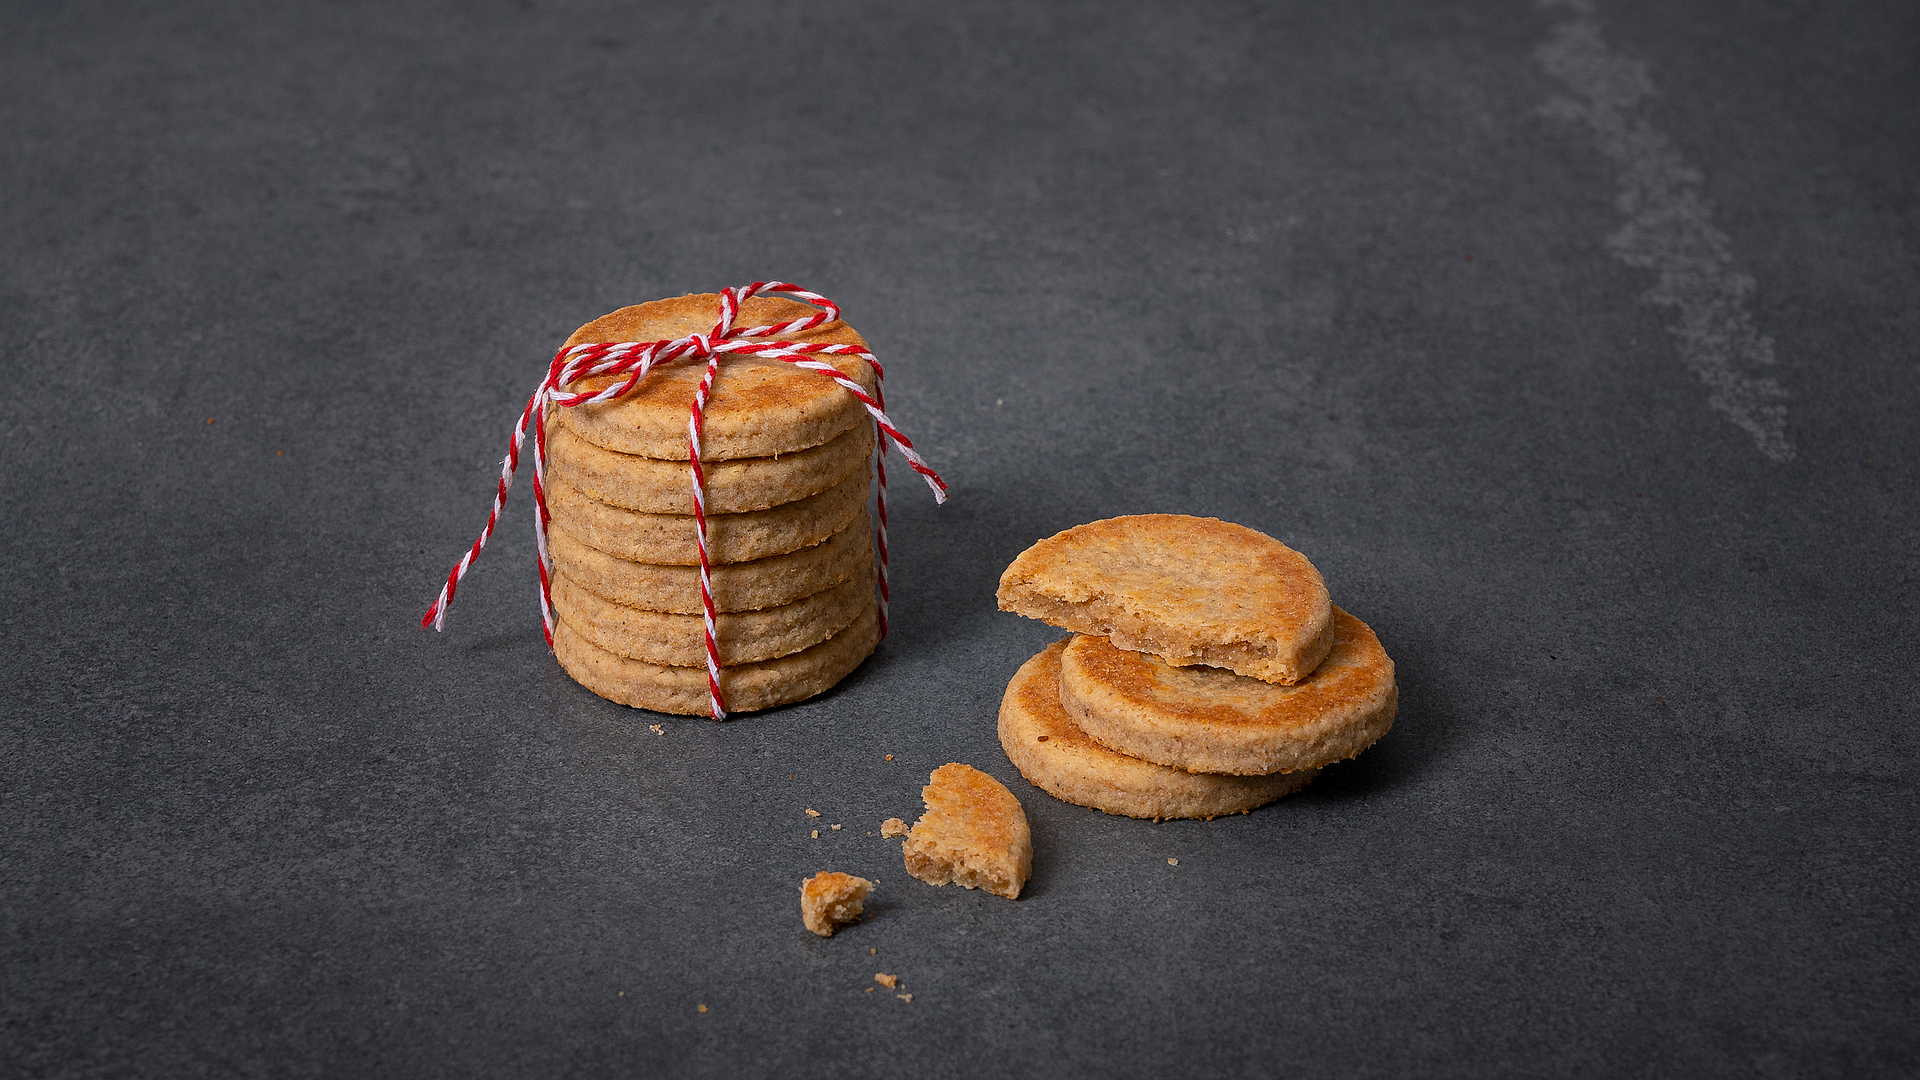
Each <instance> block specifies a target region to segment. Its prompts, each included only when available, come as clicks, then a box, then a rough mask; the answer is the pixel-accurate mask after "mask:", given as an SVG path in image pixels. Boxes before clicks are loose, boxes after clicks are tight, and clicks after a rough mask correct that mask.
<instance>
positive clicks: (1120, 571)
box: [997, 514, 1333, 684]
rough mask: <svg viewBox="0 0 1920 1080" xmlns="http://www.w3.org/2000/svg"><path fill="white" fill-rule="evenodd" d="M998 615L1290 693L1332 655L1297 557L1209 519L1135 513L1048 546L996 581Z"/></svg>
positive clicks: (1326, 604)
mask: <svg viewBox="0 0 1920 1080" xmlns="http://www.w3.org/2000/svg"><path fill="white" fill-rule="evenodd" d="M997 596H998V599H999V601H1000V610H1002V611H1013V612H1018V613H1019V614H1022V615H1025V616H1028V617H1029V618H1034V619H1040V620H1041V621H1043V622H1049V623H1052V624H1053V625H1055V626H1058V627H1061V628H1062V629H1066V630H1072V631H1074V632H1076V633H1081V634H1099V635H1101V636H1111V637H1112V638H1113V641H1114V644H1116V645H1119V646H1120V647H1121V648H1124V649H1136V650H1138V651H1140V652H1149V653H1153V654H1154V655H1156V656H1159V657H1162V658H1164V659H1165V660H1167V661H1168V662H1169V663H1174V664H1210V665H1212V666H1214V667H1223V668H1227V669H1228V670H1231V671H1236V672H1238V673H1240V674H1242V675H1246V676H1250V677H1252V678H1255V679H1264V680H1266V681H1267V682H1273V683H1281V684H1288V683H1295V682H1299V681H1300V680H1301V679H1303V678H1306V676H1307V674H1308V673H1309V672H1311V671H1312V670H1313V669H1314V666H1315V665H1317V664H1319V663H1320V661H1321V659H1322V658H1324V657H1325V656H1326V655H1327V649H1328V648H1330V647H1331V646H1332V644H1333V605H1332V601H1331V600H1329V599H1328V597H1327V586H1326V583H1325V581H1323V580H1322V579H1321V577H1320V571H1318V570H1315V569H1314V568H1313V564H1312V563H1310V562H1308V561H1307V558H1306V556H1304V555H1302V554H1300V553H1299V552H1297V551H1295V550H1293V549H1292V548H1290V547H1288V546H1286V545H1285V544H1282V543H1281V542H1280V541H1278V540H1275V539H1274V538H1273V537H1271V536H1268V535H1267V534H1265V533H1262V532H1256V531H1254V530H1253V529H1249V528H1247V527H1246V526H1244V525H1235V524H1233V523H1231V522H1226V521H1221V520H1219V519H1217V518H1196V517H1187V516H1185V515H1182V514H1139V515H1135V516H1132V517H1117V518H1108V519H1106V520H1105V521H1095V522H1090V523H1088V524H1086V525H1080V526H1076V527H1074V528H1071V529H1068V530H1067V531H1065V532H1063V533H1058V534H1056V535H1054V536H1050V537H1048V538H1047V539H1045V540H1042V541H1040V542H1039V543H1036V544H1034V545H1033V546H1032V547H1030V548H1028V549H1027V550H1025V551H1023V552H1021V553H1020V555H1019V557H1017V558H1015V559H1014V560H1013V563H1012V564H1011V565H1009V566H1008V567H1007V569H1006V572H1005V573H1003V574H1001V575H1000V588H999V591H998V593H997Z"/></svg>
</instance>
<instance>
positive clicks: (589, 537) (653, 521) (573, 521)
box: [547, 469, 870, 566]
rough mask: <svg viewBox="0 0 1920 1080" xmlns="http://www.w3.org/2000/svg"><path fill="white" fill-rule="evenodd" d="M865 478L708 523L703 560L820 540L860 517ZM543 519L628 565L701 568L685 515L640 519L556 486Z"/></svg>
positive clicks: (740, 557)
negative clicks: (706, 554)
mask: <svg viewBox="0 0 1920 1080" xmlns="http://www.w3.org/2000/svg"><path fill="white" fill-rule="evenodd" d="M869 486H870V485H869V483H868V476H867V470H865V469H855V470H854V471H853V473H852V475H850V476H848V477H847V478H846V479H845V480H842V481H840V482H839V483H838V484H835V485H834V486H832V487H830V488H828V489H827V490H825V491H823V492H821V493H820V494H818V495H809V496H807V497H806V498H804V499H800V500H798V501H795V502H790V503H786V504H783V505H781V506H776V507H773V508H771V509H768V510H754V511H750V512H748V513H745V514H711V515H709V516H708V517H707V553H708V558H709V559H710V560H711V561H712V562H716V563H743V562H752V561H753V560H755V559H765V558H767V557H769V556H773V555H784V554H786V553H787V552H789V551H798V550H800V549H801V548H804V547H811V546H813V545H814V544H817V543H819V542H820V541H822V540H825V539H826V538H827V537H829V536H832V535H833V534H834V533H837V532H839V531H840V530H842V529H844V528H846V527H847V526H848V525H849V524H851V523H852V522H853V520H854V518H856V517H859V516H860V513H861V511H863V510H865V509H866V505H867V489H868V488H869ZM547 511H548V513H550V514H551V515H552V516H553V520H554V521H556V522H558V523H559V525H560V527H561V528H562V529H564V530H566V531H567V532H569V533H571V534H572V535H573V538H574V539H576V540H579V541H581V542H583V543H585V544H587V545H588V546H589V547H594V548H598V549H600V550H601V551H604V552H606V553H607V554H609V555H612V556H615V557H616V558H621V559H631V560H632V561H634V562H642V563H654V564H657V565H661V566H698V565H700V542H699V539H698V537H697V535H696V532H695V528H694V521H693V515H692V514H644V513H641V512H640V511H638V510H622V509H620V508H619V507H617V506H608V505H607V504H606V503H603V502H599V501H597V500H595V499H589V498H587V497H586V496H585V495H583V494H581V493H580V492H579V491H577V490H575V489H574V488H573V487H572V486H570V485H568V484H566V483H563V482H558V481H555V482H552V483H549V484H548V485H547Z"/></svg>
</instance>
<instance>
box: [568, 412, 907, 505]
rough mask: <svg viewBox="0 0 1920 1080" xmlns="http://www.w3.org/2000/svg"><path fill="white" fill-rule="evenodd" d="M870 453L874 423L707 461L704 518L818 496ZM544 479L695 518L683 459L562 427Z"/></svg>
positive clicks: (610, 501) (612, 500) (614, 501)
mask: <svg viewBox="0 0 1920 1080" xmlns="http://www.w3.org/2000/svg"><path fill="white" fill-rule="evenodd" d="M872 454H873V425H872V424H855V425H854V426H853V427H852V428H850V429H848V430H846V431H843V432H841V433H840V434H838V435H836V436H834V437H833V438H831V439H829V440H827V441H826V442H824V443H821V444H820V445H819V446H810V447H808V448H806V449H805V450H798V451H795V452H793V453H791V454H783V455H781V456H779V457H764V458H738V459H735V460H732V461H714V462H704V461H703V462H702V463H701V474H702V477H703V478H704V479H705V481H706V494H707V513H709V514H739V513H745V512H748V511H752V510H765V509H767V508H768V507H771V506H779V505H781V504H783V503H790V502H795V501H797V500H800V499H804V498H806V497H807V496H809V495H817V494H819V493H820V492H822V491H825V490H827V489H828V488H830V487H832V486H833V485H835V484H837V483H839V482H840V481H842V480H844V479H846V478H847V476H848V474H850V473H852V472H853V471H854V470H855V469H858V468H859V467H860V466H861V465H862V464H863V463H865V462H866V460H867V459H868V458H869V457H871V456H872ZM547 475H548V476H550V477H554V478H556V479H558V480H559V481H561V482H562V483H565V484H567V485H568V486H570V487H572V488H573V489H574V490H576V491H579V492H580V493H581V494H583V495H586V496H587V497H588V498H590V499H594V500H597V501H599V502H603V503H606V504H607V505H609V506H618V507H620V508H621V509H624V510H639V511H642V512H645V513H649V514H691V513H693V478H692V473H691V470H690V469H689V468H688V466H687V463H686V462H685V461H661V460H660V459H658V458H650V457H641V456H640V455H638V454H622V453H619V452H617V451H614V450H608V449H605V448H603V447H600V446H596V445H594V444H593V443H590V442H588V441H587V440H585V439H583V438H581V437H580V436H579V435H578V434H576V433H574V432H572V431H570V430H568V429H566V428H564V427H559V426H557V425H556V426H555V428H554V430H553V431H552V433H551V434H549V435H548V436H547Z"/></svg>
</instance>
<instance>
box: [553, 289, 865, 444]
mask: <svg viewBox="0 0 1920 1080" xmlns="http://www.w3.org/2000/svg"><path fill="white" fill-rule="evenodd" d="M814 314H817V310H816V309H814V308H811V307H808V306H807V305H805V304H802V303H799V302H797V301H794V300H788V299H784V298H781V297H772V296H755V297H750V298H749V299H747V300H746V301H745V302H743V303H742V304H741V305H740V316H739V318H737V319H735V320H734V325H735V326H738V327H753V326H768V325H774V324H778V323H783V322H791V321H792V320H794V319H800V318H806V317H808V316H811V315H814ZM719 316H720V296H719V294H718V293H697V294H693V295H689V296H676V297H672V298H670V299H666V300H655V301H652V302H651V303H646V304H636V305H634V306H633V307H624V308H621V309H620V310H619V311H615V312H613V313H611V314H608V315H602V316H601V317H600V318H598V319H595V320H593V321H592V322H590V323H588V324H587V325H585V326H583V327H581V328H580V329H578V330H576V331H574V332H573V336H572V337H569V338H568V339H567V345H569V346H572V345H581V344H588V343H595V342H603V341H668V340H671V339H674V338H679V337H685V336H687V335H688V334H705V333H710V332H712V330H713V324H714V321H715V320H716V319H718V318H719ZM766 340H772V341H798V342H809V343H812V342H820V343H827V344H836V345H855V346H858V347H860V348H861V349H865V348H866V347H867V345H866V341H865V339H863V338H862V337H861V336H860V335H859V334H857V333H855V332H854V330H853V328H852V327H850V326H848V325H847V324H846V323H844V322H839V321H835V322H830V323H826V324H824V325H822V326H818V327H815V328H814V329H813V330H810V331H808V332H807V333H804V334H799V335H788V336H783V337H779V338H771V339H766ZM818 359H820V360H823V361H825V362H826V363H829V364H831V365H833V366H834V367H835V368H836V369H838V370H839V371H841V372H842V373H843V374H845V375H847V376H849V377H850V378H852V379H854V380H855V381H857V382H858V383H860V385H861V387H862V388H863V389H864V390H865V391H866V392H867V393H868V394H872V393H873V390H874V385H875V380H874V373H873V369H872V367H870V366H869V365H868V364H867V362H866V361H864V360H862V359H860V358H859V357H854V356H823V357H819V358H818ZM705 372H706V361H705V360H692V359H685V360H678V361H675V362H673V363H671V364H667V365H665V366H663V367H656V368H654V369H653V370H652V371H650V372H648V373H647V377H646V378H645V379H643V380H641V382H640V384H639V385H638V386H636V387H634V388H633V389H632V390H631V391H629V392H628V393H627V394H626V395H625V396H623V397H620V398H617V399H615V400H613V401H608V402H602V403H600V404H597V405H580V406H577V407H575V408H571V409H556V410H554V412H553V417H554V418H555V419H556V420H557V421H558V422H559V423H560V424H561V425H564V426H566V427H568V428H571V429H572V430H573V431H575V432H577V433H578V434H580V435H581V436H583V437H585V438H586V439H587V440H588V441H590V442H593V443H596V444H598V445H600V446H603V447H606V448H607V449H609V450H617V451H619V452H621V453H623V454H639V455H641V456H643V457H650V458H662V459H667V460H677V461H685V460H687V415H688V412H689V410H690V409H691V407H692V405H693V395H694V391H695V389H696V388H697V387H698V385H699V383H700V378H701V376H702V375H703V374H705ZM624 378H625V376H599V377H596V378H591V379H582V380H580V381H579V382H576V383H573V384H571V385H570V386H569V387H568V389H570V390H574V391H580V392H592V391H599V390H603V389H605V388H607V387H608V386H611V385H613V384H615V383H616V382H619V381H621V380H622V379H624ZM867 417H868V413H867V411H866V408H865V406H863V405H861V404H860V401H859V399H858V398H855V397H854V396H853V395H852V394H850V393H848V392H847V391H846V388H844V387H842V386H841V385H840V384H838V383H836V382H834V381H833V380H832V379H830V378H828V377H826V376H825V375H822V374H820V373H818V372H814V371H808V370H806V369H804V368H797V367H794V366H793V365H792V364H789V363H787V362H785V361H783V360H761V359H758V358H755V357H748V356H737V355H736V356H729V357H727V358H725V359H723V360H721V362H720V374H719V377H718V378H717V379H715V381H714V388H713V393H712V394H711V395H710V396H709V397H708V399H707V409H706V417H705V420H704V422H703V425H702V432H701V440H700V457H701V460H702V461H703V462H704V461H723V460H728V459H732V458H759V457H772V456H774V455H775V454H786V453H790V452H792V451H795V450H804V449H806V448H807V447H809V446H818V445H820V444H821V443H824V442H826V441H827V440H828V439H831V438H833V437H834V436H835V435H838V434H840V433H841V432H843V431H846V430H847V429H848V428H851V427H853V426H854V425H855V424H857V423H859V422H860V421H862V420H864V419H867Z"/></svg>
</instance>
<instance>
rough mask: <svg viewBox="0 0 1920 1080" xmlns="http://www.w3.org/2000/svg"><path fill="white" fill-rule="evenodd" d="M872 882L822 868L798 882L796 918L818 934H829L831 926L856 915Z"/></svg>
mask: <svg viewBox="0 0 1920 1080" xmlns="http://www.w3.org/2000/svg"><path fill="white" fill-rule="evenodd" d="M872 891H873V882H871V881H868V880H867V879H866V878H860V877H854V876H853V875H852V874H843V873H841V872H839V871H838V870H822V871H820V872H819V873H817V874H815V875H813V876H812V877H810V878H808V879H807V880H805V881H803V882H801V883H800V921H801V922H804V923H806V924H807V929H809V930H811V931H813V932H814V933H816V934H819V935H820V936H821V937H832V936H833V930H834V927H836V926H839V925H840V924H841V923H849V922H852V921H853V920H855V919H857V918H859V917H860V909H861V908H862V907H864V906H865V904H866V900H867V894H868V893H870V892H872Z"/></svg>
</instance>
